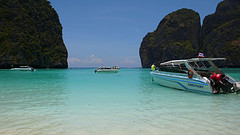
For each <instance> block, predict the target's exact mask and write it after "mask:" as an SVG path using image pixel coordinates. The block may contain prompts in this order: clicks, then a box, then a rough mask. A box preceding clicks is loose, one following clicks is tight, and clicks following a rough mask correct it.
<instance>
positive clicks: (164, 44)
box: [139, 0, 240, 68]
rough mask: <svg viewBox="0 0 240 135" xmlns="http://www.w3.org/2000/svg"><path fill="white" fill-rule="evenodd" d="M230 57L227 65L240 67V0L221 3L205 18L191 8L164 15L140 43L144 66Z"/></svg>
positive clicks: (228, 0) (225, 0)
mask: <svg viewBox="0 0 240 135" xmlns="http://www.w3.org/2000/svg"><path fill="white" fill-rule="evenodd" d="M199 52H203V53H205V56H206V57H224V58H227V60H226V62H225V66H227V67H240V1H239V0H224V1H222V2H220V3H219V4H218V6H217V9H216V11H215V13H214V14H211V15H208V16H206V17H205V18H204V21H203V25H202V26H201V23H200V16H199V14H198V13H197V12H195V11H193V10H191V9H185V8H184V9H180V10H177V11H175V12H173V13H170V14H168V15H167V16H165V17H164V18H163V19H162V20H161V22H160V23H159V25H158V27H157V29H156V30H155V31H154V32H151V33H148V34H147V35H146V36H145V37H144V38H143V41H142V43H141V46H140V49H139V54H140V58H141V64H142V67H143V68H149V67H150V66H151V64H152V63H158V64H159V63H161V62H165V61H168V60H173V59H186V58H193V57H197V55H198V53H199Z"/></svg>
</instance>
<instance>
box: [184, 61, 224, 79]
mask: <svg viewBox="0 0 240 135" xmlns="http://www.w3.org/2000/svg"><path fill="white" fill-rule="evenodd" d="M187 63H188V65H189V66H190V67H191V68H192V69H194V70H195V71H196V72H197V73H198V74H199V75H201V76H205V77H209V76H210V75H211V74H212V73H213V72H215V73H222V71H221V70H220V69H219V68H217V66H216V65H215V64H214V63H213V62H212V61H190V62H187Z"/></svg>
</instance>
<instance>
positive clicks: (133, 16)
mask: <svg viewBox="0 0 240 135" xmlns="http://www.w3.org/2000/svg"><path fill="white" fill-rule="evenodd" d="M49 1H50V2H51V5H52V7H53V8H54V9H55V10H56V12H57V13H58V16H59V19H60V22H61V24H62V26H63V40H64V43H65V46H66V47H67V50H68V66H69V67H70V68H71V67H98V66H102V65H104V66H114V65H118V66H119V67H120V68H121V67H130V68H131V67H141V60H140V56H139V48H140V45H141V42H142V40H143V38H144V37H145V36H146V35H147V33H148V32H153V31H154V30H155V29H156V28H157V26H158V24H159V23H160V21H161V20H162V19H163V18H164V17H165V16H166V15H168V14H169V13H171V12H173V11H176V10H178V9H181V8H189V9H193V10H194V11H196V12H198V13H199V14H200V18H201V21H203V19H204V17H205V16H207V15H209V14H212V13H214V12H215V10H216V7H217V4H218V3H219V2H221V1H222V0H49ZM201 23H202V22H201Z"/></svg>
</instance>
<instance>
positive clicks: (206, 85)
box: [150, 58, 240, 94]
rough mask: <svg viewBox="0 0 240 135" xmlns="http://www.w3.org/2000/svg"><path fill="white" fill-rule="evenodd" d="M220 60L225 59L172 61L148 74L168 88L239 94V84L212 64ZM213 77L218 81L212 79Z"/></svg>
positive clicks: (207, 92) (162, 64)
mask: <svg viewBox="0 0 240 135" xmlns="http://www.w3.org/2000/svg"><path fill="white" fill-rule="evenodd" d="M222 60H225V58H192V59H185V60H172V61H167V62H164V63H161V64H160V66H159V67H158V69H157V70H153V71H151V72H150V74H151V76H152V80H153V81H154V82H156V83H158V84H160V85H162V86H166V87H170V88H175V89H179V90H185V91H192V92H198V93H206V94H226V93H236V94H239V93H240V83H239V82H238V81H237V80H235V79H233V78H232V77H231V76H229V75H227V74H225V73H223V72H222V70H221V69H219V68H218V67H217V66H216V65H215V64H214V63H213V62H214V61H222ZM214 75H215V76H216V75H217V76H218V77H219V79H218V80H217V79H215V78H213V76H214ZM220 79H221V80H220Z"/></svg>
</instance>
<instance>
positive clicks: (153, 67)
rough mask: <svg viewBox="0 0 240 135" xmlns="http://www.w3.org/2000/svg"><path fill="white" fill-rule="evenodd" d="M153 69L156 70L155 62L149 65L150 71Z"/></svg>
mask: <svg viewBox="0 0 240 135" xmlns="http://www.w3.org/2000/svg"><path fill="white" fill-rule="evenodd" d="M154 70H156V66H155V63H153V64H152V66H151V71H154Z"/></svg>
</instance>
